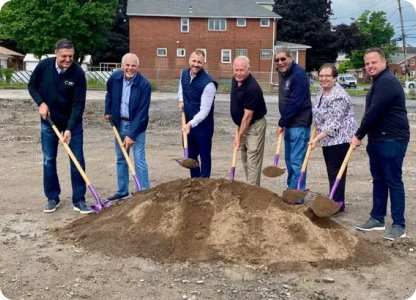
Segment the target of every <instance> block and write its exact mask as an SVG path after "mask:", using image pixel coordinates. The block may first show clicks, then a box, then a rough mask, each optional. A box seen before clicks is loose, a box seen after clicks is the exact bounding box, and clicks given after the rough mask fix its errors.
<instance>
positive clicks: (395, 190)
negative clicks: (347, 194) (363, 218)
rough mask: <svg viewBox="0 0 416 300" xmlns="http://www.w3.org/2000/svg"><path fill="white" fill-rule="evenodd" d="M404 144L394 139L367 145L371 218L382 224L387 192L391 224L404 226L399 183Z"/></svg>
mask: <svg viewBox="0 0 416 300" xmlns="http://www.w3.org/2000/svg"><path fill="white" fill-rule="evenodd" d="M407 144H408V143H405V142H398V141H394V140H387V141H384V142H379V143H376V142H368V145H367V153H368V157H369V158H370V171H371V175H372V176H373V209H372V210H371V214H370V215H371V217H372V218H373V219H376V220H377V221H379V222H381V223H384V217H385V216H386V211H387V198H388V195H389V193H390V202H391V217H392V219H393V225H400V226H402V227H403V228H404V227H405V220H404V208H405V193H404V185H403V181H402V166H403V160H404V157H405V155H406V150H407Z"/></svg>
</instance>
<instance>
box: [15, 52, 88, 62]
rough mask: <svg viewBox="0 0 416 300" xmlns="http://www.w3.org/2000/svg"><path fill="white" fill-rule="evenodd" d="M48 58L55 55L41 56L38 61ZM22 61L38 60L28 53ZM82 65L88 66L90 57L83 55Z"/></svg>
mask: <svg viewBox="0 0 416 300" xmlns="http://www.w3.org/2000/svg"><path fill="white" fill-rule="evenodd" d="M49 57H55V54H46V55H42V57H41V58H40V60H42V59H45V58H49ZM23 61H24V62H38V61H39V59H37V58H36V57H35V55H34V54H32V53H28V54H26V56H25V58H24V59H23ZM82 63H84V64H87V65H88V64H91V55H85V56H84V61H83V62H82Z"/></svg>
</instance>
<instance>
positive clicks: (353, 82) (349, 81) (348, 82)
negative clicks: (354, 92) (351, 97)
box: [337, 74, 357, 89]
mask: <svg viewBox="0 0 416 300" xmlns="http://www.w3.org/2000/svg"><path fill="white" fill-rule="evenodd" d="M337 82H338V83H339V84H340V85H341V86H342V87H343V88H354V89H356V88H357V79H356V78H355V76H354V75H349V74H347V75H338V79H337Z"/></svg>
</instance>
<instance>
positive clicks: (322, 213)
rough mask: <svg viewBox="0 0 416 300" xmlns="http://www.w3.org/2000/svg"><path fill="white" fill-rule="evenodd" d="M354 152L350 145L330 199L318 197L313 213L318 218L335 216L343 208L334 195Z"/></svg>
mask: <svg viewBox="0 0 416 300" xmlns="http://www.w3.org/2000/svg"><path fill="white" fill-rule="evenodd" d="M353 150H354V148H353V146H352V145H350V148H349V149H348V152H347V154H346V155H345V158H344V161H343V162H342V165H341V168H340V169H339V171H338V175H337V177H336V179H335V182H334V185H333V186H332V189H331V192H330V194H329V197H327V196H324V195H321V194H319V195H317V196H316V197H315V199H314V201H313V204H312V211H313V212H314V213H315V215H317V216H318V217H329V216H332V215H333V214H335V213H336V212H337V211H338V210H339V209H340V208H341V206H342V202H341V201H339V202H335V201H334V200H333V199H334V195H335V192H336V190H337V188H338V185H339V182H340V180H341V177H342V175H343V174H344V171H345V168H346V167H347V165H348V161H349V160H350V157H351V153H352V151H353Z"/></svg>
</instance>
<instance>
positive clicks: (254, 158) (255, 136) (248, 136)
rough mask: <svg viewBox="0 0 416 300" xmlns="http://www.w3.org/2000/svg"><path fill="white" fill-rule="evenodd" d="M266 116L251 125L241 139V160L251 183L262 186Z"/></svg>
mask: <svg viewBox="0 0 416 300" xmlns="http://www.w3.org/2000/svg"><path fill="white" fill-rule="evenodd" d="M266 127H267V121H266V118H265V117H263V118H262V119H260V120H258V121H257V122H256V123H254V124H253V125H251V126H250V127H249V128H248V129H247V131H246V132H245V133H244V136H243V138H242V140H241V160H242V162H243V167H244V172H245V174H246V179H247V182H248V183H249V184H253V185H258V186H260V177H261V168H262V165H263V156H264V141H265V137H266Z"/></svg>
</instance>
